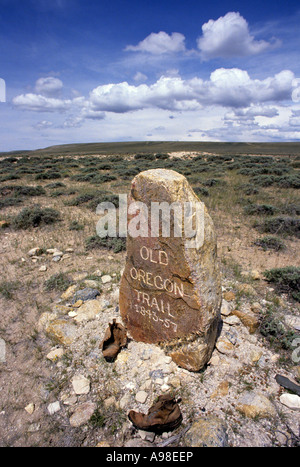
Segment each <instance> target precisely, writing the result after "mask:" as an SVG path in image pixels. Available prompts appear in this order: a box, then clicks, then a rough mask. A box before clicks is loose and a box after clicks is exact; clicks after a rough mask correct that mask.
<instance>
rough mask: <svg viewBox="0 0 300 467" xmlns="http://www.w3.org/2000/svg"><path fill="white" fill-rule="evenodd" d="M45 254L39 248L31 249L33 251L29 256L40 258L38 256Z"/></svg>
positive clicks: (30, 251)
mask: <svg viewBox="0 0 300 467" xmlns="http://www.w3.org/2000/svg"><path fill="white" fill-rule="evenodd" d="M42 253H43V250H42V248H39V247H35V248H31V250H29V251H28V253H27V254H28V256H38V255H41V254H42Z"/></svg>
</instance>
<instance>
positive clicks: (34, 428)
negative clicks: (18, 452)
mask: <svg viewBox="0 0 300 467" xmlns="http://www.w3.org/2000/svg"><path fill="white" fill-rule="evenodd" d="M40 428H41V424H40V423H31V424H30V425H29V427H28V430H27V432H28V433H36V432H37V431H39V430H40Z"/></svg>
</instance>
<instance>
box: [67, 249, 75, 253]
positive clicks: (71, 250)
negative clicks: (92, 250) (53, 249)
mask: <svg viewBox="0 0 300 467" xmlns="http://www.w3.org/2000/svg"><path fill="white" fill-rule="evenodd" d="M65 252H66V253H74V248H66V250H65Z"/></svg>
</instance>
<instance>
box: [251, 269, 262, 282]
mask: <svg viewBox="0 0 300 467" xmlns="http://www.w3.org/2000/svg"><path fill="white" fill-rule="evenodd" d="M250 277H251V279H253V280H255V281H259V280H260V279H261V275H260V273H259V271H256V270H255V269H253V271H251V273H250Z"/></svg>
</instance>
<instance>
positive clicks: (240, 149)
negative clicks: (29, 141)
mask: <svg viewBox="0 0 300 467" xmlns="http://www.w3.org/2000/svg"><path fill="white" fill-rule="evenodd" d="M179 151H187V152H190V151H196V152H208V153H217V154H233V155H234V154H266V155H267V154H270V155H271V154H272V155H295V154H300V142H299V143H297V142H293V143H219V142H202V141H201V142H186V141H135V142H118V143H78V144H62V145H57V146H49V147H47V148H43V149H37V150H33V151H28V150H26V151H10V152H0V157H7V156H11V157H13V156H20V155H32V156H51V155H53V156H58V155H64V156H70V155H74V156H75V155H84V154H90V155H91V154H124V155H125V154H134V153H159V152H168V153H169V152H179Z"/></svg>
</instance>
